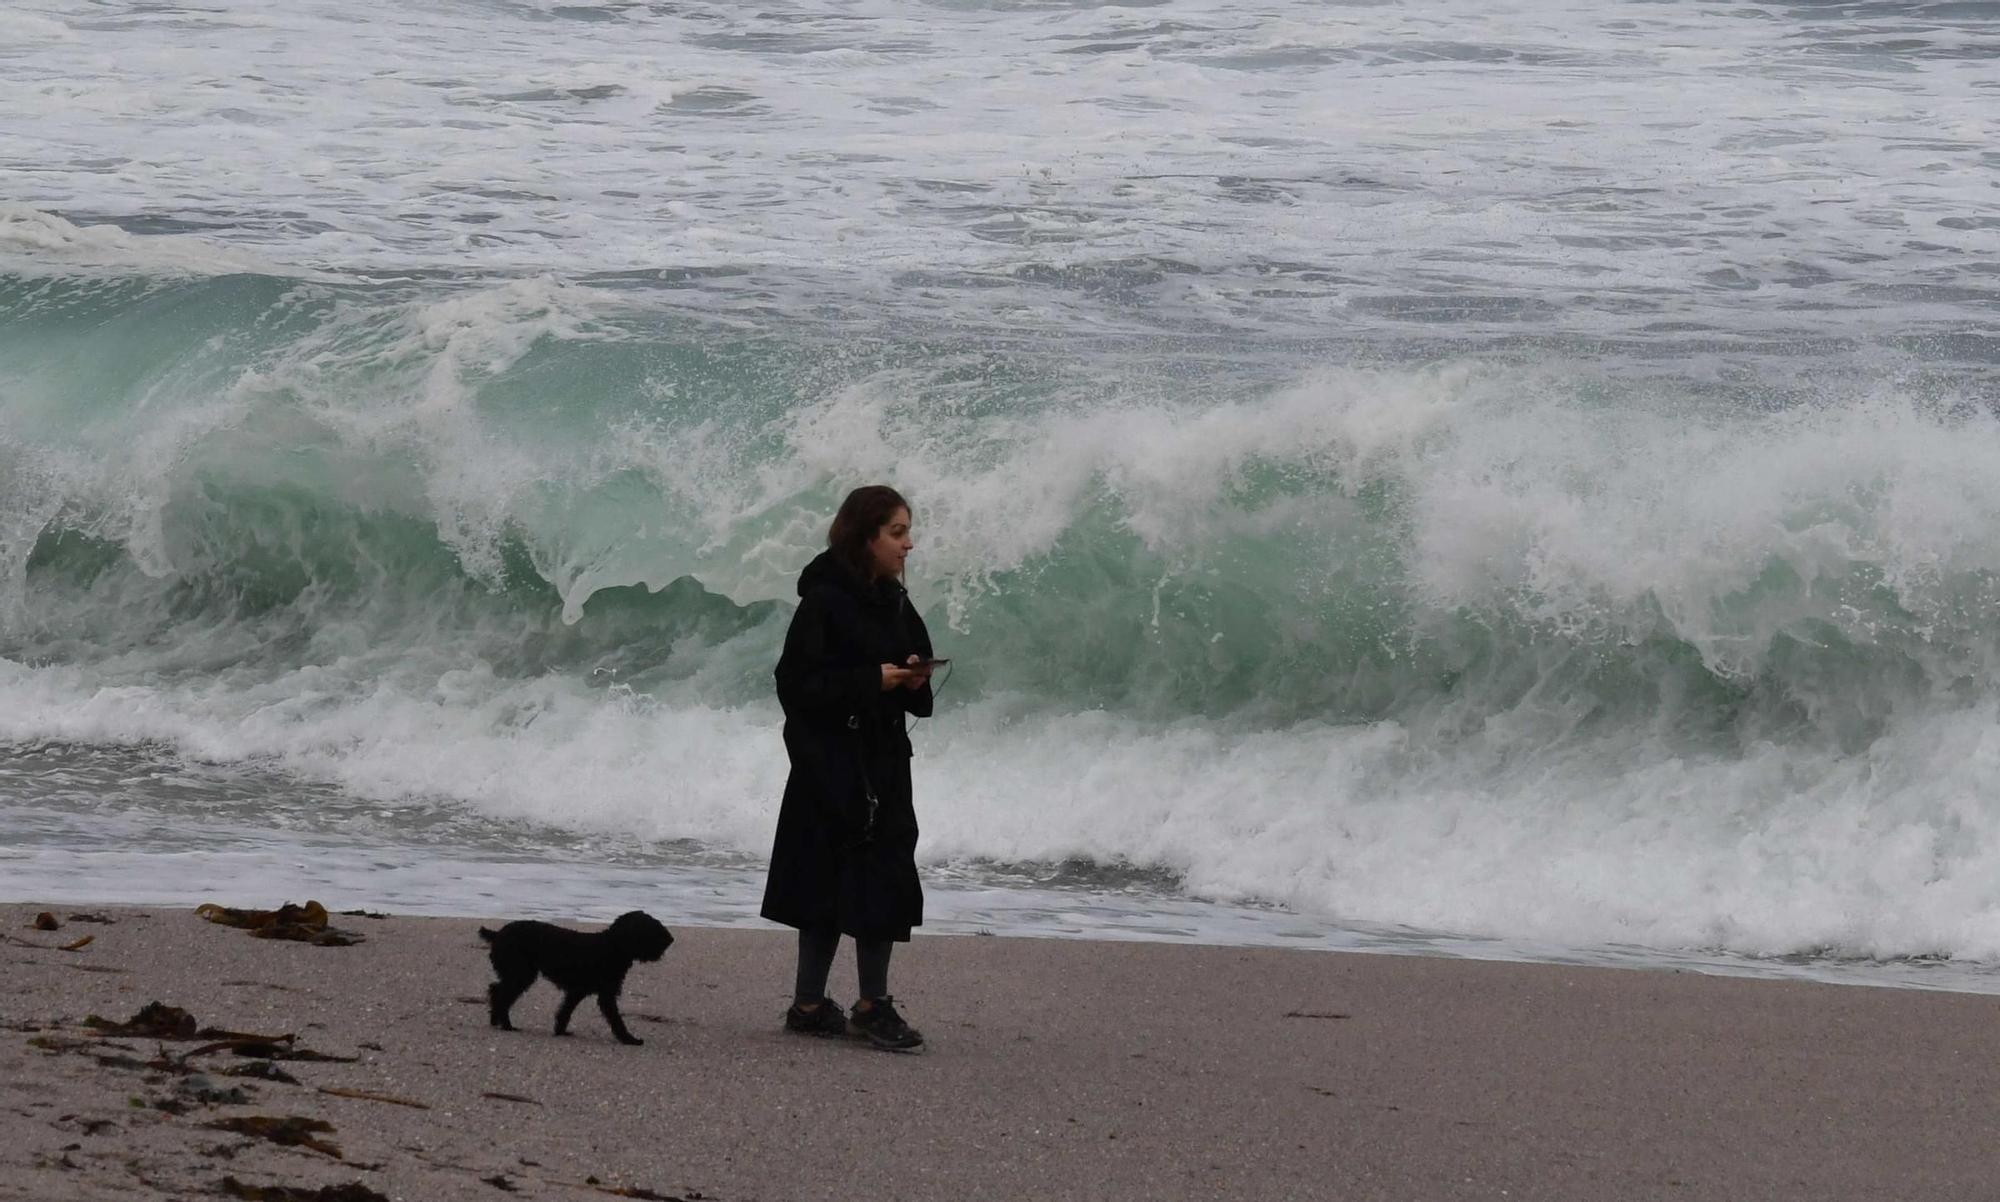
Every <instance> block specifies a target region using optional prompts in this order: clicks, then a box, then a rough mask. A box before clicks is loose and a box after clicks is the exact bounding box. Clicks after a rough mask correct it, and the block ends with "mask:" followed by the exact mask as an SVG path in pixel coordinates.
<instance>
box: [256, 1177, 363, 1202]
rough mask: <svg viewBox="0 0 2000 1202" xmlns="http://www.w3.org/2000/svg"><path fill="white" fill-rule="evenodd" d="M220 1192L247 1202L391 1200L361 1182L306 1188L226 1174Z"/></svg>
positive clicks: (356, 1201)
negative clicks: (248, 1180) (253, 1181)
mask: <svg viewBox="0 0 2000 1202" xmlns="http://www.w3.org/2000/svg"><path fill="white" fill-rule="evenodd" d="M216 1191H217V1192H218V1193H220V1194H221V1195H222V1196H223V1197H225V1198H240V1199H242V1200H243V1202H389V1199H388V1198H387V1197H385V1196H383V1195H382V1194H378V1193H376V1192H375V1191H374V1190H372V1189H369V1188H368V1187H367V1186H365V1185H363V1184H361V1183H360V1182H359V1181H350V1182H348V1183H347V1184H346V1185H322V1186H320V1187H319V1188H318V1189H306V1188H304V1187H303V1186H296V1185H249V1184H246V1183H245V1182H242V1181H238V1180H237V1179H236V1178H234V1177H224V1178H223V1179H222V1181H221V1183H220V1184H219V1185H217V1186H216Z"/></svg>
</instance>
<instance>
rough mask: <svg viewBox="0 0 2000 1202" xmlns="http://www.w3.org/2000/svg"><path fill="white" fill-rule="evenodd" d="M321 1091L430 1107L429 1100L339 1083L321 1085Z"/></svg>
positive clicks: (392, 1103) (419, 1107)
mask: <svg viewBox="0 0 2000 1202" xmlns="http://www.w3.org/2000/svg"><path fill="white" fill-rule="evenodd" d="M319 1091H320V1092H321V1093H324V1094H332V1095H333V1096H334V1097H336V1098H359V1099H361V1100H362V1101H364V1102H387V1103H389V1104H390V1105H391V1106H408V1107H409V1108H410V1109H412V1110H429V1109H430V1104H429V1103H428V1102H412V1101H411V1100H410V1099H408V1098H399V1097H396V1096H395V1095H394V1094H386V1093H373V1092H371V1091H369V1090H366V1089H342V1088H340V1087H339V1086H337V1085H322V1086H320V1087H319Z"/></svg>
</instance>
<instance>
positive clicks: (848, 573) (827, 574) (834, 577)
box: [799, 551, 903, 602]
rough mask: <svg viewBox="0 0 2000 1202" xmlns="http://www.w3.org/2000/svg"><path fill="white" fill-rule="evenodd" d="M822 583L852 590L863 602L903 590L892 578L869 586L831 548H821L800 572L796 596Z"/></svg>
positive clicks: (893, 595) (894, 595)
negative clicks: (829, 549)
mask: <svg viewBox="0 0 2000 1202" xmlns="http://www.w3.org/2000/svg"><path fill="white" fill-rule="evenodd" d="M822 586H831V587H833V588H837V589H839V590H840V591H842V592H844V593H851V594H853V595H854V596H856V597H859V598H861V599H862V600H864V601H875V602H884V601H892V600H894V599H895V598H897V597H899V596H901V595H902V593H903V586H902V584H901V583H900V582H898V581H895V580H880V581H877V582H875V584H873V585H872V586H871V585H870V584H869V583H868V582H867V581H865V580H863V579H861V577H860V576H858V575H856V574H855V572H854V569H852V568H850V567H848V566H847V565H846V564H844V563H842V562H841V561H840V559H839V558H837V557H836V556H835V555H834V553H833V552H832V551H821V552H820V553H819V554H818V555H815V556H814V557H813V561H812V562H811V563H809V564H807V565H806V567H805V571H803V572H800V573H799V596H801V597H803V596H805V595H806V594H807V593H809V592H811V591H813V590H814V589H816V588H820V587H822Z"/></svg>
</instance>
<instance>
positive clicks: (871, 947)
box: [792, 931, 896, 1006]
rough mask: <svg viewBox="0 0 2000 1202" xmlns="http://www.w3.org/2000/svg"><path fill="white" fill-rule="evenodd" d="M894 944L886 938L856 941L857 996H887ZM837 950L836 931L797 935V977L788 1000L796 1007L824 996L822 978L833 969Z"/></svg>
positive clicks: (838, 933)
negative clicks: (858, 987) (890, 956)
mask: <svg viewBox="0 0 2000 1202" xmlns="http://www.w3.org/2000/svg"><path fill="white" fill-rule="evenodd" d="M895 947H896V945H895V944H894V943H893V942H891V941H890V940H887V939H856V940H855V941H854V965H855V968H856V969H858V970H859V975H860V977H861V996H862V997H865V998H879V997H888V996H889V953H890V952H892V951H894V950H895ZM839 950H840V932H839V931H800V932H799V977H798V984H797V985H795V986H794V987H793V989H792V999H793V1000H794V1001H796V1002H798V1003H799V1004H800V1005H802V1006H803V1005H806V1004H808V1003H811V1002H817V1001H818V1000H819V999H820V998H822V997H824V996H825V995H826V976H827V973H829V972H831V971H832V970H833V954H834V953H835V952H837V951H839Z"/></svg>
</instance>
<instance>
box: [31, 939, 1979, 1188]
mask: <svg viewBox="0 0 2000 1202" xmlns="http://www.w3.org/2000/svg"><path fill="white" fill-rule="evenodd" d="M44 909H51V910H53V911H54V912H55V914H56V916H57V917H58V919H60V920H61V921H62V927H61V929H60V930H57V931H53V932H36V931H33V930H31V929H29V924H30V923H31V921H32V920H33V918H34V917H35V915H36V913H37V912H38V911H39V910H44ZM72 914H76V915H89V914H96V915H101V916H102V917H104V918H108V919H110V920H111V921H109V922H104V923H95V922H87V921H73V920H72V919H71V917H70V916H71V915H72ZM333 921H334V924H335V925H336V926H338V927H340V928H343V929H348V930H352V931H354V932H356V933H358V934H360V935H363V936H365V941H364V942H361V943H359V944H356V945H354V946H351V947H320V946H313V945H310V944H304V943H290V942H282V941H273V940H263V939H255V938H251V937H250V936H249V935H248V934H247V933H246V932H244V931H240V930H234V929H231V928H227V927H223V926H219V925H215V924H212V923H208V922H205V921H203V920H202V919H200V918H199V917H197V916H196V915H195V914H194V913H193V912H192V910H191V909H188V908H183V907H89V906H80V905H75V904H71V903H64V904H61V905H58V906H53V907H51V906H47V905H36V904H29V903H8V904H0V935H4V936H5V937H6V938H5V939H4V940H0V960H4V961H5V963H6V973H7V978H8V980H9V982H10V988H9V989H8V990H7V991H6V992H5V993H4V994H0V1083H4V1084H0V1102H4V1107H0V1115H4V1123H5V1130H4V1138H0V1199H22V1200H24V1202H25V1200H27V1199H34V1200H36V1202H62V1200H66V1199H78V1200H82V1199H95V1198H102V1197H108V1196H118V1197H131V1198H139V1199H156V1198H157V1199H167V1198H176V1199H177V1198H194V1197H228V1196H256V1195H254V1194H251V1195H231V1194H229V1193H225V1192H221V1190H222V1185H221V1183H222V1180H223V1179H224V1178H225V1177H231V1178H234V1179H235V1180H236V1181H237V1182H238V1183H239V1184H240V1185H241V1186H242V1187H243V1188H246V1189H254V1188H261V1187H268V1186H288V1187H292V1188H294V1189H301V1190H305V1191H308V1192H304V1193H300V1194H297V1195H294V1196H300V1197H316V1196H318V1197H329V1198H330V1197H331V1195H317V1194H315V1193H312V1192H310V1191H315V1190H318V1189H320V1188H321V1187H328V1186H337V1185H343V1184H347V1183H358V1184H359V1185H360V1186H363V1187H365V1188H367V1189H370V1190H374V1191H376V1192H377V1193H378V1194H380V1195H381V1196H382V1197H385V1198H408V1199H412V1200H417V1199H425V1200H428V1199H458V1198H467V1199H472V1198H482V1199H494V1198H498V1197H501V1196H503V1195H508V1194H511V1195H514V1196H519V1197H537V1198H541V1197H546V1198H584V1199H587V1198H590V1197H607V1196H624V1197H648V1196H658V1197H669V1198H701V1199H704V1200H713V1202H745V1200H747V1199H769V1200H779V1199H794V1198H822V1197H823V1198H852V1197H856V1196H865V1195H874V1196H881V1197H888V1198H940V1199H942V1198H1014V1197H1021V1198H1029V1197H1032V1198H1035V1199H1038V1200H1040V1199H1050V1198H1077V1199H1089V1198H1135V1199H1136V1198H1236V1197H1279V1198H1306V1197H1341V1198H1409V1199H1429V1198H1497V1197H1511V1198H1552V1199H1579V1200H1582V1199H1608V1198H1616V1199H1628V1198H1653V1197H1659V1198H1668V1197H1671V1198H1718V1199H1719V1198H1741V1197H1759V1198H1799V1199H1808V1198H1811V1199H1824V1198H1827V1197H1841V1198H1868V1197H1882V1198H1890V1197H1896V1198H1919V1197H1937V1198H1956V1197H1970V1196H1977V1195H1979V1194H1981V1193H1982V1192H1984V1191H1985V1190H1986V1189H1988V1188H1989V1187H1990V1182H1991V1176H1992V1172H1993V1170H1994V1169H1995V1168H1996V1167H2000V1154H1995V1153H1994V1152H1992V1151H1991V1150H1990V1148H1989V1147H1988V1146H1987V1140H1986V1138H1985V1132H1986V1129H1987V1127H1988V1126H1989V1124H1990V1118H1991V1115H1992V1114H1993V1113H1994V1112H1995V1108H1996V1104H1997V1103H2000V1084H1997V1083H1996V1074H1995V1073H1994V1072H1993V1071H1992V1065H1993V1064H1994V1063H1995V1062H1996V1060H2000V1007H1997V1006H1996V1005H1995V1003H1994V1002H1993V1001H1992V1000H1991V999H1989V998H1987V997H1985V996H1983V995H1978V994H1962V993H1948V992H1940V991H1927V990H1915V989H1852V988H1844V987H1840V986H1835V985H1827V984H1819V983H1814V982H1807V981H1796V980H1763V979H1754V978H1744V977H1727V976H1709V975H1702V974H1698V973H1691V972H1677V971H1673V970H1630V969H1617V968H1598V967H1579V966H1573V965H1561V964H1538V963H1522V962H1509V961H1476V960H1464V959H1452V958H1445V957H1418V956H1406V955H1373V954H1370V955H1351V954H1350V955H1342V954H1337V953H1336V954H1327V953H1324V952H1313V951H1304V950H1287V949H1270V948H1255V947H1231V946H1219V945H1189V944H1167V943H1141V942H1122V941H1104V942H1095V941H1088V940H1076V939H1030V938H1013V937H992V938H981V937H959V938H939V937H924V938H919V939H918V940H916V941H914V942H912V943H910V944H907V945H903V946H900V947H899V948H898V949H897V954H896V962H895V965H894V970H893V973H892V977H891V981H892V987H893V988H894V990H895V992H896V994H897V997H898V1003H899V1005H900V1006H901V1007H902V1008H903V1010H904V1012H905V1013H906V1014H907V1016H908V1017H909V1018H910V1020H911V1022H912V1023H914V1024H915V1025H917V1026H918V1027H920V1028H922V1029H923V1030H924V1031H925V1033H926V1035H927V1037H928V1041H929V1044H930V1047H929V1048H928V1050H927V1051H926V1052H925V1053H924V1054H923V1055H921V1056H914V1057H912V1056H895V1055H887V1054H883V1053H879V1052H875V1051H872V1050H869V1049H866V1048H864V1047H860V1046H857V1045H854V1044H849V1043H846V1042H842V1041H817V1040H809V1039H805V1038H801V1037H798V1036H790V1035H787V1034H786V1033H784V1032H783V1031H782V1030H781V1029H780V1015H781V1013H782V1010H783V1007H784V1005H785V1003H786V1001H787V994H788V993H789V984H790V969H791V951H792V939H791V935H790V932H787V931H782V930H767V931H752V930H740V929H723V928H707V927H677V928H676V930H675V934H676V935H677V936H678V942H677V943H676V944H675V946H674V947H673V949H672V950H670V951H669V952H668V953H667V955H666V957H665V958H664V959H663V960H662V961H661V962H660V963H658V964H652V965H639V966H637V967H635V969H634V970H633V973H632V976H631V978H630V980H629V982H628V986H627V991H626V995H625V1001H624V1003H623V1009H624V1012H625V1014H626V1018H627V1021H628V1023H630V1025H631V1026H632V1028H633V1030H634V1032H635V1033H636V1034H638V1035H640V1036H641V1037H642V1038H644V1039H645V1040H646V1044H645V1046H643V1047H632V1048H628V1047H623V1046H620V1045H618V1044H616V1043H614V1042H613V1041H612V1040H611V1039H610V1037H609V1035H608V1033H607V1032H606V1031H605V1029H604V1024H603V1021H602V1019H601V1018H600V1017H599V1016H598V1015H597V1014H596V1013H595V1011H594V1008H592V1007H590V1006H586V1007H584V1009H582V1010H581V1011H579V1013H578V1017H577V1019H576V1020H575V1023H574V1025H573V1036H572V1037H571V1038H567V1039H555V1038H552V1037H551V1036H550V1035H549V1034H548V1030H547V1024H548V1020H549V1018H550V1016H551V1014H552V1013H553V1010H554V1003H555V996H556V995H555V992H554V991H553V990H552V989H551V988H550V987H549V986H547V985H546V984H541V985H537V986H536V987H535V988H534V989H533V990H532V991H530V993H529V994H528V995H527V997H526V998H524V999H523V1000H522V1002H521V1003H520V1004H519V1005H518V1006H517V1007H516V1011H515V1021H516V1024H517V1025H518V1026H520V1027H521V1028H522V1029H521V1030H520V1031H519V1032H515V1033H512V1034H508V1033H502V1032H497V1031H493V1030H492V1029H491V1028H489V1027H488V1026H487V1024H486V1021H485V1013H484V1003H483V997H482V996H481V995H482V994H483V991H484V988H485V984H486V982H487V980H488V979H490V978H489V975H488V973H487V969H486V964H485V960H484V955H483V949H482V948H481V947H480V945H479V944H478V942H477V940H476V938H475V937H474V931H475V929H476V927H477V926H478V925H479V921H478V920H475V919H453V918H408V917H396V916H388V917H382V918H374V917H361V916H343V915H335V916H334V919H333ZM489 921H490V920H489ZM85 935H88V936H90V937H91V939H90V942H89V943H88V944H86V945H84V946H82V947H81V948H78V949H77V950H74V951H62V950H59V949H60V948H61V947H62V946H63V945H65V944H68V943H72V942H74V941H75V940H77V939H81V938H82V937H83V936H85ZM852 974H853V966H852V959H851V952H850V951H849V950H848V949H843V952H842V955H841V958H840V959H839V961H838V962H837V963H836V965H835V969H834V977H833V986H834V990H833V992H834V995H835V997H836V998H838V999H840V1000H842V1001H846V1000H849V999H850V997H851V994H852V990H853V986H852ZM154 1001H158V1002H162V1003H164V1004H166V1005H169V1006H177V1007H181V1008H183V1009H185V1010H186V1011H188V1012H190V1013H191V1014H192V1016H193V1017H194V1019H195V1020H196V1021H197V1022H199V1023H200V1024H203V1025H205V1026H213V1027H217V1028H223V1029H226V1030H230V1031H237V1032H256V1033H262V1034H267V1035H279V1034H289V1035H293V1036H296V1041H295V1043H294V1044H293V1045H291V1046H292V1047H293V1048H295V1049H296V1048H305V1049H310V1050H311V1051H314V1052H317V1053H319V1054H322V1055H326V1056H333V1057H343V1058H345V1057H353V1058H354V1059H352V1060H351V1061H349V1060H345V1059H342V1060H324V1061H322V1060H309V1061H298V1060H288V1059H282V1058H281V1059H279V1060H277V1061H270V1060H263V1061H259V1060H258V1059H257V1058H254V1057H240V1056H235V1055H233V1054H231V1052H230V1050H228V1049H222V1050H216V1051H208V1052H201V1053H198V1054H195V1055H188V1053H189V1052H191V1051H194V1050H195V1049H196V1048H198V1047H200V1044H199V1043H191V1042H190V1043H183V1042H169V1041H162V1040H155V1039H146V1038H118V1037H107V1036H104V1035H101V1034H99V1033H97V1032H94V1031H91V1030H89V1029H87V1028H86V1027H84V1026H83V1025H82V1024H83V1021H84V1019H85V1018H86V1017H87V1016H89V1015H91V1014H96V1015H100V1016H102V1017H104V1018H107V1019H112V1020H124V1019H127V1018H129V1017H131V1016H132V1015H133V1014H134V1013H135V1012H136V1011H138V1010H139V1009H140V1008H141V1007H142V1006H144V1005H145V1004H147V1003H149V1002H154ZM210 1042H212V1041H210ZM183 1059H184V1060H185V1064H182V1063H181V1061H182V1060H183ZM259 1063H262V1064H264V1065H265V1066H267V1067H270V1068H277V1069H280V1070H283V1071H284V1072H285V1073H287V1074H289V1075H290V1076H292V1077H293V1078H295V1079H296V1081H297V1083H296V1084H288V1083H285V1082H283V1081H281V1080H278V1079H275V1078H241V1077H235V1076H228V1075H224V1074H225V1073H227V1072H228V1071H230V1070H235V1069H240V1068H245V1067H254V1066H256V1065H257V1064H259ZM183 1068H186V1069H188V1070H192V1071H189V1072H183V1071H181V1070H182V1069H183ZM260 1071H261V1070H260ZM194 1072H199V1073H200V1074H201V1075H202V1076H203V1077H205V1078H206V1079H207V1084H208V1085H211V1086H220V1087H221V1088H220V1090H219V1091H211V1092H212V1093H216V1094H218V1095H219V1096H223V1097H225V1098H226V1097H230V1096H234V1095H230V1094H229V1090H232V1089H235V1088H242V1089H244V1091H245V1092H244V1094H243V1095H241V1096H242V1097H243V1098H244V1101H242V1102H233V1101H227V1100H224V1101H202V1100H199V1097H198V1096H197V1094H196V1093H190V1091H189V1087H188V1085H187V1084H186V1083H187V1081H188V1080H189V1079H190V1077H191V1076H192V1075H193V1073H194ZM328 1090H333V1091H338V1092H326V1091H328ZM163 1106H164V1107H165V1108H164V1109H163V1108H162V1107H163ZM176 1111H178V1113H176ZM257 1115H261V1116H267V1117H282V1118H306V1119H315V1120H319V1121H323V1122H326V1123H329V1124H331V1129H330V1130H329V1131H326V1132H324V1133H323V1134H322V1136H320V1137H319V1138H321V1139H322V1140H323V1141H327V1142H331V1143H332V1144H333V1145H334V1146H335V1147H337V1148H338V1149H339V1151H340V1153H341V1155H340V1156H339V1157H338V1158H335V1157H334V1156H332V1155H330V1154H327V1153H325V1152H323V1151H317V1150H314V1149H312V1148H311V1147H304V1146H294V1147H281V1146H277V1145H274V1144H272V1143H270V1142H268V1141H267V1140H263V1139H259V1138H255V1137H253V1136H250V1135H242V1134H235V1133H228V1132H223V1131H220V1130H217V1129H213V1128H210V1127H207V1126H205V1125H204V1124H206V1123H211V1122H217V1121H224V1120H227V1119H230V1118H232V1117H243V1116H257ZM592 1178H595V1184H593V1183H592V1181H591V1179H592ZM496 1179H497V1181H496ZM620 1190H623V1191H626V1192H624V1193H622V1194H621V1193H618V1192H617V1191H620ZM270 1196H282V1195H270ZM355 1196H356V1197H365V1195H355Z"/></svg>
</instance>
